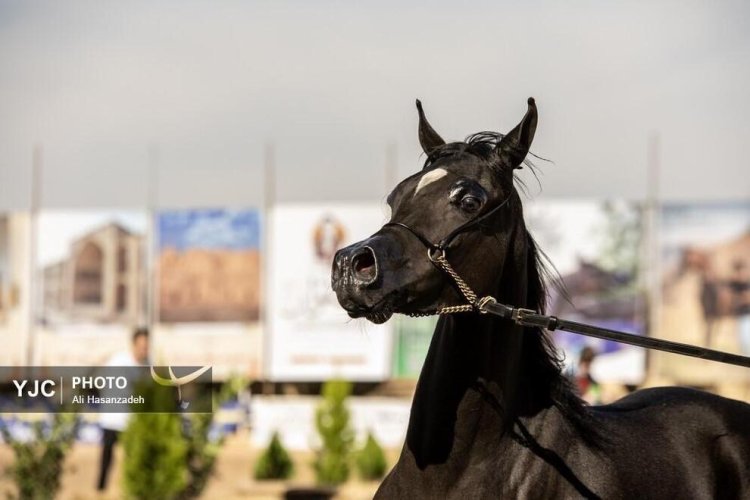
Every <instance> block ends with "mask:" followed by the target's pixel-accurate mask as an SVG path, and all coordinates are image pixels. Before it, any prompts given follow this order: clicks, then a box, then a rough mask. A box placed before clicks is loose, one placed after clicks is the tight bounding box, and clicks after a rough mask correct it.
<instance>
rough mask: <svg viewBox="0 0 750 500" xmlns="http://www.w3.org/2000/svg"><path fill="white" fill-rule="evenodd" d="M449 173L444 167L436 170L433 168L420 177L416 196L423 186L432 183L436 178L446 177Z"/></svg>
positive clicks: (415, 192)
mask: <svg viewBox="0 0 750 500" xmlns="http://www.w3.org/2000/svg"><path fill="white" fill-rule="evenodd" d="M446 175H448V172H447V171H446V170H444V169H442V168H436V169H435V170H431V171H429V172H427V173H426V174H424V175H423V176H422V178H421V179H419V184H417V189H415V190H414V196H416V195H417V193H419V190H420V189H422V188H423V187H425V186H427V185H429V184H432V183H433V182H435V181H436V180H438V179H440V178H442V177H445V176H446Z"/></svg>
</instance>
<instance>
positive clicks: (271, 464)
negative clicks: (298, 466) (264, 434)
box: [255, 432, 294, 480]
mask: <svg viewBox="0 0 750 500" xmlns="http://www.w3.org/2000/svg"><path fill="white" fill-rule="evenodd" d="M292 472H294V464H292V459H291V458H289V453H287V451H286V450H285V449H284V445H283V444H282V443H281V439H279V433H278V432H274V433H273V436H272V437H271V442H270V443H269V444H268V448H266V450H265V451H264V452H263V454H262V455H261V456H260V458H258V463H257V464H255V479H260V480H265V479H289V478H290V477H291V476H292Z"/></svg>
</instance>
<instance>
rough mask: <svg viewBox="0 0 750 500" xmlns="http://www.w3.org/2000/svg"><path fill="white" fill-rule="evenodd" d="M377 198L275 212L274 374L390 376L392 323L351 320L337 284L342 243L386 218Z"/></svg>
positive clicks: (277, 376)
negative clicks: (334, 272) (335, 267)
mask: <svg viewBox="0 0 750 500" xmlns="http://www.w3.org/2000/svg"><path fill="white" fill-rule="evenodd" d="M383 221H384V216H383V210H382V208H381V207H380V206H379V205H377V204H373V205H363V204H329V205H286V206H279V207H276V208H275V209H274V211H273V214H272V226H271V241H270V253H271V256H272V261H271V270H270V277H269V300H270V303H269V318H270V321H271V322H272V323H271V325H270V327H271V335H270V338H269V342H270V362H269V364H268V376H269V378H270V379H271V380H289V381H294V380H297V381H304V380H327V379H329V378H334V377H342V378H346V379H350V380H359V381H377V380H385V379H387V378H388V377H389V375H390V368H391V359H390V356H391V327H390V326H389V323H386V324H384V325H374V324H372V323H368V322H366V320H364V319H361V320H352V319H351V318H349V316H348V315H347V314H346V312H345V311H344V310H343V309H342V308H341V306H339V304H338V302H337V301H336V296H335V294H334V293H333V290H332V289H331V263H332V261H333V256H334V254H335V252H336V250H338V249H339V248H342V247H344V246H346V245H349V244H350V243H353V242H355V241H359V240H360V239H363V238H366V237H367V236H369V235H370V234H372V233H374V232H375V231H376V230H377V229H378V228H380V226H381V225H382V224H383Z"/></svg>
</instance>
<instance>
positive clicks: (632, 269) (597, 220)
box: [525, 201, 646, 401]
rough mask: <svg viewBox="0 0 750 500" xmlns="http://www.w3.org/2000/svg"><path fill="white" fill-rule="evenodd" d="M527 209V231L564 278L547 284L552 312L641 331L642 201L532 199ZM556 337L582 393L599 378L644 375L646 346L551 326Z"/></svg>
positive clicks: (630, 379) (632, 379) (625, 379)
mask: <svg viewBox="0 0 750 500" xmlns="http://www.w3.org/2000/svg"><path fill="white" fill-rule="evenodd" d="M525 212H526V221H527V226H528V228H529V231H530V232H531V234H532V236H533V237H534V239H535V240H536V242H537V244H538V246H539V248H540V249H541V250H542V251H543V252H544V253H545V254H546V255H547V257H548V258H549V261H551V263H552V264H553V265H554V268H555V270H556V271H557V273H559V277H560V278H561V282H562V284H563V287H560V286H550V289H549V292H550V300H549V302H548V309H547V312H548V314H552V315H555V316H559V317H561V318H565V319H569V320H573V321H579V322H582V323H588V324H593V325H597V326H602V327H605V328H612V329H615V330H622V331H625V332H629V333H636V334H640V335H644V334H645V333H646V332H645V328H646V307H645V293H644V290H643V287H642V285H641V280H640V274H639V270H640V265H641V259H640V257H641V252H642V243H641V241H642V229H641V226H642V217H641V210H640V209H639V207H638V206H636V205H634V204H630V203H625V202H602V203H597V202H589V201H548V202H547V201H545V202H533V203H530V204H528V206H527V207H525ZM553 338H554V340H555V343H556V345H557V346H558V347H559V348H560V349H562V351H563V353H564V355H565V362H566V366H567V369H568V370H569V371H570V372H571V374H573V375H575V376H576V378H577V379H578V380H579V381H580V382H581V384H580V385H581V387H580V389H581V390H582V392H584V393H586V392H587V391H588V390H589V385H591V389H592V390H596V384H595V383H596V382H617V383H624V384H638V383H640V382H642V381H643V379H644V378H645V351H644V350H643V349H641V348H638V347H633V346H628V345H625V344H620V343H617V342H613V341H607V340H601V339H594V338H590V337H584V336H582V335H576V334H572V333H568V332H554V337H553ZM589 365H590V367H589ZM589 382H594V384H589ZM590 396H591V398H590V399H591V400H593V401H596V400H597V399H598V396H597V395H596V394H591V395H590Z"/></svg>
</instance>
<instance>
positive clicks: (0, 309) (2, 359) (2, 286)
mask: <svg viewBox="0 0 750 500" xmlns="http://www.w3.org/2000/svg"><path fill="white" fill-rule="evenodd" d="M29 221H30V217H29V214H27V213H9V214H0V338H2V339H3V343H2V349H0V366H2V365H6V366H9V365H23V364H26V363H27V355H28V351H27V347H26V344H27V336H28V332H29V330H30V328H29V323H30V318H31V314H29V307H30V306H29V304H30V298H31V297H30V293H29V289H30V287H29V284H30V283H31V271H30V269H31V255H32V254H33V252H32V251H31V233H30V229H31V225H30V223H29Z"/></svg>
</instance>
